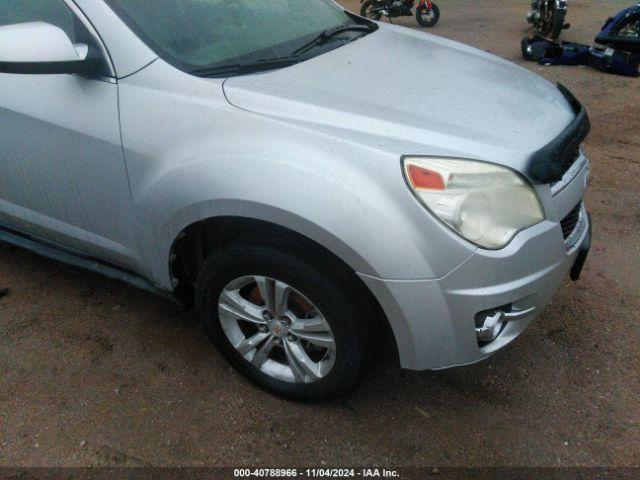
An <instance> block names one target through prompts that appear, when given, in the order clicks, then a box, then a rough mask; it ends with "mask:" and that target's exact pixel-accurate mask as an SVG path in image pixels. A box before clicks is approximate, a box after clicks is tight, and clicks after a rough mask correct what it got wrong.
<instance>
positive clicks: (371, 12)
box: [360, 0, 382, 20]
mask: <svg viewBox="0 0 640 480" xmlns="http://www.w3.org/2000/svg"><path fill="white" fill-rule="evenodd" d="M377 3H378V2H376V0H366V1H365V2H364V3H363V4H362V7H361V8H360V16H361V17H364V18H369V19H371V20H380V17H382V15H380V12H379V11H376V7H377V5H376V4H377Z"/></svg>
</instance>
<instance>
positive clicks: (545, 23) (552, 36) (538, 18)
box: [527, 0, 569, 40]
mask: <svg viewBox="0 0 640 480" xmlns="http://www.w3.org/2000/svg"><path fill="white" fill-rule="evenodd" d="M566 16H567V0H533V1H532V2H531V11H530V12H529V13H528V14H527V22H529V23H530V24H531V25H533V26H534V27H535V29H536V30H537V31H538V33H539V34H540V35H541V36H542V37H545V38H548V39H549V40H557V39H558V37H559V36H560V34H561V33H562V30H563V29H566V28H569V24H568V23H567V24H565V23H564V20H565V18H566Z"/></svg>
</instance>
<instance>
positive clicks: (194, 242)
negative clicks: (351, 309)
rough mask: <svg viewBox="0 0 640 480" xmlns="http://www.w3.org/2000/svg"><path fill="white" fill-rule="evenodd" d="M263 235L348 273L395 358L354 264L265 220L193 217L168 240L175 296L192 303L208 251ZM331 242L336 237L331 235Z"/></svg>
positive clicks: (389, 334)
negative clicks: (171, 240)
mask: <svg viewBox="0 0 640 480" xmlns="http://www.w3.org/2000/svg"><path fill="white" fill-rule="evenodd" d="M265 237H271V238H273V237H276V238H279V239H282V240H283V241H285V242H288V243H295V244H296V246H298V245H299V246H300V247H301V249H302V248H304V249H305V250H307V251H308V254H309V255H310V256H313V257H314V258H318V259H319V260H320V261H323V262H332V264H333V265H334V266H335V268H337V269H339V270H341V271H342V272H344V274H345V275H348V278H349V280H350V282H351V283H352V285H353V287H354V288H355V289H357V291H358V294H359V295H361V298H362V301H361V302H360V303H361V304H362V306H363V308H365V309H366V314H367V316H368V317H370V318H371V319H372V321H373V322H374V324H375V328H376V330H377V331H378V332H379V333H380V339H381V340H382V341H383V343H384V346H385V348H386V349H389V350H391V351H392V352H393V354H394V355H395V357H396V358H398V350H397V349H398V344H397V342H396V337H395V334H394V333H393V328H392V326H391V323H390V322H389V320H388V318H387V316H386V314H385V313H384V310H383V308H382V306H381V305H380V303H379V301H378V299H377V298H376V297H375V296H374V295H373V293H372V292H371V290H370V289H369V287H368V286H367V285H366V284H365V283H364V282H363V281H362V279H361V278H360V277H359V276H358V275H357V274H356V272H357V270H356V269H355V268H354V266H353V265H351V264H350V263H349V262H348V261H346V260H345V259H343V258H341V257H340V256H339V255H337V254H336V253H334V252H333V251H332V250H331V249H329V248H328V247H327V246H325V245H323V244H321V243H319V242H317V241H315V240H313V239H312V238H310V237H309V236H307V235H304V234H302V233H300V232H298V231H296V230H294V229H291V228H289V227H285V226H282V225H280V224H278V223H274V222H271V221H268V220H263V219H258V218H254V217H248V216H240V215H220V216H214V217H207V218H204V219H202V220H198V221H194V222H192V223H190V224H188V225H187V226H186V227H184V228H183V229H182V230H181V231H180V233H179V234H178V235H177V236H176V237H175V239H174V241H173V242H172V244H171V251H170V253H169V257H168V258H169V265H168V269H169V272H170V275H171V279H172V284H173V287H174V295H175V297H176V298H177V299H178V300H179V301H180V302H181V303H182V304H183V305H185V306H190V305H191V304H192V302H193V292H194V284H195V281H196V277H197V273H198V271H199V269H200V268H201V266H202V265H203V263H204V261H205V260H206V258H207V255H208V253H209V252H211V251H213V250H215V249H218V248H224V246H225V245H229V244H231V243H234V242H237V241H250V240H252V239H260V238H265ZM334 242H338V240H337V239H334ZM333 246H335V243H334V245H333ZM350 258H353V257H350Z"/></svg>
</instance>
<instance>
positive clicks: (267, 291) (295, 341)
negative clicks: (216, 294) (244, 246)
mask: <svg viewBox="0 0 640 480" xmlns="http://www.w3.org/2000/svg"><path fill="white" fill-rule="evenodd" d="M218 316H219V319H220V324H221V326H222V329H223V330H224V332H225V334H226V336H227V339H228V340H229V342H230V343H231V345H232V346H233V347H234V348H235V349H236V351H237V352H238V353H239V354H240V355H241V356H242V357H243V358H244V359H245V360H246V361H247V362H249V363H251V364H252V365H253V366H254V367H255V368H257V369H258V370H260V371H261V372H262V373H264V374H266V375H268V376H270V377H273V378H276V379H278V380H283V381H286V382H291V383H312V382H316V381H318V380H320V379H322V378H324V377H326V376H327V375H328V374H329V372H330V371H331V369H332V368H333V366H334V363H335V356H336V344H335V338H334V335H333V332H332V331H331V327H330V326H329V323H328V322H327V320H326V319H325V317H324V316H323V315H322V313H321V312H320V311H319V310H318V308H317V307H316V306H315V305H314V304H313V303H312V302H311V301H309V299H307V298H306V297H305V296H304V295H302V294H301V293H300V292H299V291H297V290H296V289H295V288H293V287H292V286H290V285H288V284H286V283H285V282H282V281H280V280H276V279H273V278H270V277H265V276H260V275H251V276H244V277H241V278H238V279H235V280H233V281H231V282H230V283H229V284H227V286H226V287H225V288H224V289H223V290H222V293H221V294H220V298H219V299H218Z"/></svg>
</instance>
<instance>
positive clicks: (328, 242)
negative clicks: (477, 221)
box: [140, 149, 435, 289]
mask: <svg viewBox="0 0 640 480" xmlns="http://www.w3.org/2000/svg"><path fill="white" fill-rule="evenodd" d="M292 151H297V152H299V153H300V150H299V149H296V150H294V149H292ZM311 155H312V156H313V154H311ZM315 156H316V157H317V152H316V154H315ZM304 157H305V158H307V159H308V158H309V155H304ZM318 161H320V162H321V163H324V164H325V165H326V168H325V169H322V170H318V169H315V168H308V167H307V166H304V165H300V164H299V163H298V164H295V163H292V162H291V161H287V160H286V159H282V158H278V159H274V158H268V157H259V158H255V157H254V158H238V157H227V158H215V159H210V158H207V159H202V160H199V161H196V162H190V163H188V164H181V165H180V166H179V167H178V168H176V169H173V170H171V171H169V172H167V173H166V174H164V175H163V176H162V177H160V178H158V179H156V181H155V182H154V183H153V185H151V186H150V187H149V188H148V189H147V191H146V192H145V195H144V196H143V197H141V198H140V208H141V214H142V216H143V217H145V218H148V219H151V221H150V225H151V228H150V229H149V230H148V234H147V235H146V237H147V238H146V239H143V241H142V243H144V244H150V243H152V244H153V245H154V247H155V248H154V250H155V252H153V254H152V255H153V258H149V259H148V261H147V264H148V265H149V266H150V270H151V272H152V276H153V278H154V279H155V280H156V282H157V283H159V284H160V285H161V286H162V287H163V288H167V289H169V288H171V279H170V274H169V271H168V263H169V262H168V258H169V255H170V251H171V248H172V245H173V243H174V241H175V239H176V238H177V236H178V235H179V234H180V233H181V232H182V231H183V230H184V229H185V228H186V227H188V226H189V225H191V224H193V223H195V222H198V221H201V220H204V219H209V218H215V217H223V216H235V217H243V218H251V219H256V220H263V221H266V222H270V223H274V224H277V225H279V226H282V227H285V228H288V229H290V230H293V231H295V232H297V233H299V234H301V235H304V236H306V237H307V238H309V239H311V240H313V241H315V242H317V243H319V244H320V245H322V246H324V247H325V248H327V249H328V250H329V251H331V252H333V253H334V254H335V255H336V256H338V257H339V258H340V259H341V260H342V261H344V262H345V263H346V264H347V265H349V266H350V267H351V268H353V270H354V271H356V272H358V273H363V274H366V275H371V276H374V277H379V278H400V277H405V276H406V277H407V278H414V277H416V276H419V277H420V278H423V277H426V278H431V277H433V276H434V275H435V274H434V272H433V270H432V269H431V268H430V266H429V265H428V264H426V263H424V264H422V265H419V264H418V263H417V262H416V261H415V259H419V258H422V255H421V252H420V251H419V250H418V248H417V246H416V245H415V244H413V241H412V240H411V239H413V238H415V236H416V233H417V232H415V231H414V228H413V226H412V224H411V220H410V219H408V218H403V217H404V215H403V214H402V213H401V212H399V211H397V210H396V209H395V208H393V207H392V206H393V205H394V201H393V199H392V198H390V196H389V193H388V192H385V190H384V188H381V186H380V185H378V184H376V182H375V181H373V179H371V178H367V177H366V176H364V175H362V174H361V173H360V172H358V171H357V170H355V169H354V168H349V167H346V166H345V162H340V163H341V165H340V170H337V168H338V167H337V166H335V162H336V159H335V158H334V159H327V158H325V159H322V160H318ZM332 164H334V166H333V167H332V166H331V165H332ZM337 171H339V172H340V173H339V174H338V173H335V174H334V173H332V172H337ZM391 225H393V228H390V226H391ZM149 252H150V251H149ZM159 258H160V259H166V261H164V262H159V261H157V259H159ZM403 270H404V272H405V273H404V274H403V273H401V272H402V271H403Z"/></svg>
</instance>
